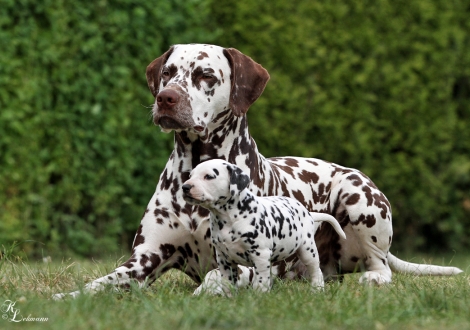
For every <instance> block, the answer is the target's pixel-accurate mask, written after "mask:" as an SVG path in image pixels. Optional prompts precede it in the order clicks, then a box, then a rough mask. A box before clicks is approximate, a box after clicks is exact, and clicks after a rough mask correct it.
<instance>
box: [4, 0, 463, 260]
mask: <svg viewBox="0 0 470 330" xmlns="http://www.w3.org/2000/svg"><path fill="white" fill-rule="evenodd" d="M0 7H1V8H2V10H1V11H0V46H1V49H2V53H1V55H0V207H1V209H0V243H1V244H9V243H10V242H11V241H14V240H20V239H30V240H34V242H29V243H27V244H25V245H23V247H24V248H25V249H26V252H27V253H30V254H41V253H42V252H41V249H42V250H44V251H47V253H51V252H52V253H58V252H62V253H64V252H67V251H72V252H74V253H78V254H81V255H97V254H99V253H100V251H101V252H102V253H103V252H104V253H110V252H115V251H118V249H124V250H126V249H128V248H129V246H130V241H132V238H133V235H134V233H135V229H136V228H137V226H138V223H139V220H140V216H141V213H142V212H143V211H144V210H145V206H146V204H147V202H148V200H150V197H151V195H152V193H153V190H154V188H155V185H156V182H157V180H158V177H159V174H160V171H161V169H162V167H163V165H164V164H165V162H166V160H167V158H168V155H169V152H170V149H171V147H172V136H171V135H165V134H162V133H159V129H158V128H156V127H154V126H153V124H152V122H151V120H150V115H149V112H150V109H149V107H148V106H149V105H150V104H152V102H153V99H152V96H151V94H150V92H149V91H148V88H147V85H146V81H145V74H144V73H145V67H146V66H147V65H148V63H150V62H151V61H152V60H153V59H154V58H155V57H157V56H159V55H161V54H162V53H163V52H164V51H165V50H166V49H168V47H169V46H170V45H171V44H174V43H188V42H203V43H215V44H219V45H222V46H225V47H235V48H238V49H239V50H241V51H242V52H244V53H245V54H247V55H249V56H251V57H252V58H253V59H255V60H256V61H257V62H259V63H261V64H262V65H263V66H264V67H265V68H266V69H268V71H269V72H270V74H271V81H270V82H269V84H268V86H267V88H266V91H265V93H264V94H263V96H262V97H261V98H260V99H259V100H258V101H257V102H256V103H255V105H254V106H253V107H252V108H251V109H250V111H249V112H248V117H249V121H250V130H251V133H252V134H253V136H254V137H255V140H256V141H257V143H258V146H259V148H260V150H261V151H262V152H263V154H264V155H266V156H275V155H298V156H305V157H317V158H322V159H326V160H329V161H332V162H335V163H339V164H342V165H345V166H349V167H355V168H359V169H361V170H362V171H363V172H364V173H366V174H367V175H368V176H369V177H371V178H372V179H373V180H374V182H375V183H376V184H377V186H378V187H379V188H381V190H382V191H383V192H384V193H385V194H386V195H387V197H388V198H389V200H390V202H391V204H392V207H393V211H394V219H393V221H394V231H395V237H394V244H393V246H392V250H393V251H395V250H400V249H409V250H416V249H420V250H440V249H446V250H447V249H456V250H458V251H462V250H463V249H464V248H468V246H469V243H468V240H466V237H468V236H469V235H470V129H469V128H468V125H469V123H470V35H469V33H468V31H470V20H468V17H469V15H470V4H469V3H468V1H465V0H455V1H446V0H436V1H432V2H431V1H427V0H414V1H391V0H379V1H370V0H364V1H361V2H359V1H354V2H351V1H345V0H335V1H328V2H324V1H307V0H304V1H302V0H294V1H280V0H273V1H256V2H254V1H248V0H237V1H235V0H218V1H213V0H191V1H183V0H171V1H155V2H153V3H151V2H149V1H141V0H133V1H130V0H129V1H126V0H120V1H113V2H107V1H105V0H101V1H96V2H93V3H86V4H82V3H80V2H72V1H67V0H55V1H50V0H44V1H42V2H40V3H39V2H37V1H32V0H15V1H13V0H11V1H10V0H8V1H7V0H0Z"/></svg>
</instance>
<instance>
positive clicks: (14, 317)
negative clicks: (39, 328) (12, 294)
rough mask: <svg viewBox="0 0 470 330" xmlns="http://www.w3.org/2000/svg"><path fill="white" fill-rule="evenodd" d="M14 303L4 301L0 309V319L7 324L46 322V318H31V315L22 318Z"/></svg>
mask: <svg viewBox="0 0 470 330" xmlns="http://www.w3.org/2000/svg"><path fill="white" fill-rule="evenodd" d="M15 305H16V301H12V300H5V302H4V303H3V304H2V306H1V307H0V311H1V312H2V319H4V320H7V321H9V322H47V321H48V320H49V318H48V317H32V316H31V314H29V315H28V317H23V316H22V315H21V313H20V309H19V308H17V307H16V306H15Z"/></svg>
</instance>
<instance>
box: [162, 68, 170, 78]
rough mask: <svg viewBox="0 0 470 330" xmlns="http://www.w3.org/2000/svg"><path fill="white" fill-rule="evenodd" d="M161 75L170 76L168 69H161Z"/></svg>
mask: <svg viewBox="0 0 470 330" xmlns="http://www.w3.org/2000/svg"><path fill="white" fill-rule="evenodd" d="M162 76H163V77H165V78H168V77H169V76H170V71H168V70H163V71H162Z"/></svg>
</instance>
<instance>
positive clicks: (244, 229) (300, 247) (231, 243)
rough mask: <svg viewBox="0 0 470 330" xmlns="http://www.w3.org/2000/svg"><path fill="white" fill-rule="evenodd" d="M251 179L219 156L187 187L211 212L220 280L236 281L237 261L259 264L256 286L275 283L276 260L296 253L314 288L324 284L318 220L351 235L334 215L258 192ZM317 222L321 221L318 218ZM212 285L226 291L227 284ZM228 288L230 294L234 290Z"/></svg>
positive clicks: (188, 194) (189, 198) (196, 172)
mask: <svg viewBox="0 0 470 330" xmlns="http://www.w3.org/2000/svg"><path fill="white" fill-rule="evenodd" d="M249 183H250V178H249V177H248V175H246V174H245V173H243V172H242V170H241V169H240V168H239V167H237V166H236V165H233V164H230V163H227V162H226V161H223V160H219V159H214V160H209V161H207V162H204V163H201V164H199V165H198V166H196V168H195V169H194V170H193V171H192V172H191V178H190V179H189V180H188V181H186V182H185V183H184V185H183V187H182V189H183V196H184V199H185V200H186V201H187V202H188V203H190V204H194V205H201V206H203V207H205V208H207V209H208V210H210V211H211V214H210V229H211V235H212V244H213V245H214V247H215V248H216V256H217V264H218V266H219V271H220V274H221V279H222V281H223V280H228V281H229V282H231V284H236V282H237V278H238V269H237V266H238V265H243V266H251V267H254V278H253V281H252V282H253V287H254V288H255V289H258V290H260V291H268V290H269V289H270V287H271V262H277V261H281V260H285V259H287V258H289V257H291V256H294V255H297V256H298V257H299V259H300V260H301V261H302V262H303V264H304V265H305V266H306V268H307V271H308V274H307V275H308V278H309V279H310V283H311V285H312V286H313V287H314V288H315V289H320V288H323V286H324V281H323V275H322V272H321V270H320V260H319V257H318V252H317V247H316V245H315V240H314V235H315V232H316V229H317V228H318V222H319V221H328V222H330V223H331V224H332V225H333V228H334V229H335V230H336V231H337V232H338V233H339V234H340V235H341V236H342V237H343V238H346V236H345V234H344V232H343V230H342V229H341V227H340V225H339V223H338V222H337V221H336V219H335V218H333V217H332V216H331V215H329V214H324V213H312V215H311V214H310V213H309V212H308V210H307V209H306V208H305V207H304V206H303V205H302V204H301V203H300V202H298V201H297V200H294V199H292V198H288V197H279V196H271V197H257V196H255V195H254V194H252V193H251V192H250V191H249V190H248V189H247V187H248V185H249ZM315 221H317V223H315ZM214 284H215V285H217V286H216V287H213V288H208V289H209V290H210V291H211V292H220V291H222V290H224V288H223V287H222V286H223V284H222V283H218V284H217V283H214ZM227 289H228V288H225V293H230V291H227Z"/></svg>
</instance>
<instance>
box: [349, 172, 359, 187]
mask: <svg viewBox="0 0 470 330" xmlns="http://www.w3.org/2000/svg"><path fill="white" fill-rule="evenodd" d="M347 179H348V180H350V181H351V183H352V184H353V186H356V187H359V186H360V185H362V180H361V178H360V177H359V175H357V174H351V175H350V176H348V177H347Z"/></svg>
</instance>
